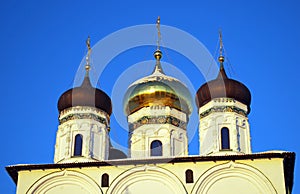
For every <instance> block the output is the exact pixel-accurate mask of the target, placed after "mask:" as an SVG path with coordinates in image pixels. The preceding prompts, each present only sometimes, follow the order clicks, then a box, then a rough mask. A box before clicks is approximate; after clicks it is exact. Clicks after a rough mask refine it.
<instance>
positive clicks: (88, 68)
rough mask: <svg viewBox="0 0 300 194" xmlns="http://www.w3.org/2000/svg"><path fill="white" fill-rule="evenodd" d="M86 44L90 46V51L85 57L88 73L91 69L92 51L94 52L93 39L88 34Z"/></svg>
mask: <svg viewBox="0 0 300 194" xmlns="http://www.w3.org/2000/svg"><path fill="white" fill-rule="evenodd" d="M85 43H86V46H87V48H88V53H87V56H86V58H85V60H86V64H85V70H86V72H87V73H88V72H89V70H90V69H91V65H90V56H91V52H92V48H91V39H90V36H88V38H87V40H86V41H85Z"/></svg>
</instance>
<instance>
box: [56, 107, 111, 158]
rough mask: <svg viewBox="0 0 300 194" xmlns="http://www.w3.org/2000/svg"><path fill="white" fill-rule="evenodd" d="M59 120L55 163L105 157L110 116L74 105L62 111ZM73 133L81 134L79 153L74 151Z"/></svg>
mask: <svg viewBox="0 0 300 194" xmlns="http://www.w3.org/2000/svg"><path fill="white" fill-rule="evenodd" d="M59 121H60V125H59V126H58V131H57V134H56V144H55V155H54V162H55V163H69V162H86V161H103V160H107V159H108V150H109V138H108V133H109V115H107V114H106V113H105V112H103V111H101V110H99V109H97V108H92V107H85V106H76V107H71V108H68V109H65V110H64V111H62V112H61V113H60V116H59ZM76 135H80V136H81V137H82V138H81V139H82V141H81V142H80V144H81V145H80V146H81V147H82V150H81V154H80V155H76V154H74V152H75V144H76V142H75V139H76Z"/></svg>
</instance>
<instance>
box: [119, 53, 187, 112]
mask: <svg viewBox="0 0 300 194" xmlns="http://www.w3.org/2000/svg"><path fill="white" fill-rule="evenodd" d="M154 56H155V58H156V66H155V69H154V71H153V73H152V74H151V75H149V76H147V77H144V78H142V79H139V80H137V81H136V82H134V83H133V84H131V85H130V86H129V87H128V90H127V91H126V94H125V97H124V101H123V102H124V113H125V114H126V115H127V116H128V115H130V114H132V113H134V112H136V111H138V110H140V109H141V108H144V107H150V106H169V107H172V108H175V109H177V110H180V111H183V112H185V113H187V114H190V113H191V111H192V105H191V99H192V98H191V94H190V91H189V90H188V88H187V87H186V86H185V85H184V84H183V83H182V82H180V81H179V80H177V79H175V78H173V77H170V76H167V75H165V74H164V72H163V70H162V68H161V64H160V61H159V60H160V58H161V51H159V50H157V51H156V52H155V53H154Z"/></svg>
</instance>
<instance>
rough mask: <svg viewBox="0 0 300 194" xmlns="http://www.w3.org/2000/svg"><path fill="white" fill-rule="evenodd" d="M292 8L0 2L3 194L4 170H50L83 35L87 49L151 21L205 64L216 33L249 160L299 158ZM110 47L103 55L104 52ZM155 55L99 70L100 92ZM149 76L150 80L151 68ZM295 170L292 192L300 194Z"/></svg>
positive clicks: (123, 59) (140, 52)
mask: <svg viewBox="0 0 300 194" xmlns="http://www.w3.org/2000/svg"><path fill="white" fill-rule="evenodd" d="M299 7H300V3H299V2H298V1H296V0H290V1H279V0H278V1H276V0H268V1H267V0H265V1H261V0H253V1H242V0H235V1H233V0H228V1H216V0H211V1H120V2H118V1H81V2H79V1H58V0H52V1H37V0H36V1H33V0H28V1H16V0H10V1H5V2H2V3H1V6H0V26H1V30H0V51H1V52H0V53H1V69H2V70H1V76H0V81H1V83H2V90H1V101H0V107H1V110H2V111H1V117H0V119H1V130H2V134H3V135H2V140H1V141H0V146H1V147H2V150H3V153H2V154H1V156H0V157H1V160H0V172H1V173H0V182H1V193H6V194H12V193H15V185H14V183H13V181H12V180H11V178H10V177H9V176H8V174H7V173H6V171H5V169H4V167H5V166H7V165H12V164H25V163H26V164H39V163H53V156H54V145H55V135H56V130H57V126H58V120H57V117H58V111H57V108H56V104H57V100H58V98H59V96H60V95H61V94H62V93H63V92H64V91H66V90H67V89H69V88H70V87H72V85H73V80H74V78H75V75H76V73H77V70H78V67H79V65H80V63H81V60H82V58H83V57H84V55H85V54H86V46H85V40H86V38H87V36H88V35H90V37H91V40H92V45H94V44H96V42H98V41H100V40H102V39H103V38H105V37H106V36H108V35H109V34H111V33H113V32H115V31H117V30H120V29H123V28H125V27H130V26H134V25H142V24H154V23H155V21H156V18H157V16H160V17H161V23H162V24H164V25H168V26H173V27H176V28H178V29H181V30H183V31H186V32H188V33H190V34H191V35H192V36H194V37H196V38H197V39H198V40H199V41H201V42H202V43H203V44H204V45H205V46H206V48H207V49H208V51H209V52H210V53H211V54H212V55H213V56H216V55H215V54H214V53H215V50H216V46H217V42H218V30H219V28H222V31H223V40H224V45H225V49H226V54H227V58H229V60H230V63H227V65H226V70H227V72H228V74H229V75H230V76H231V77H232V78H234V79H237V80H239V81H241V82H243V83H244V84H245V85H247V87H248V88H249V89H250V91H251V93H252V103H251V113H250V115H249V120H250V125H251V126H250V127H251V128H250V132H251V136H252V150H253V152H260V151H267V150H288V151H293V152H296V154H297V153H299V152H300V144H299V135H300V132H299V130H300V127H299V125H298V122H299V116H298V115H299V113H298V112H299V111H300V103H299V99H300V91H299V84H300V73H299V72H300V68H299V61H297V60H298V59H299V56H298V55H299V52H300V48H299V45H300V22H299V19H300V12H299ZM163 33H164V32H163V31H162V35H163ZM163 39H164V37H163ZM116 44H118V42H116ZM154 44H155V42H154ZM113 48H114V45H109V46H107V52H110V49H113ZM153 49H154V47H153V48H152V47H141V48H134V49H129V50H128V51H125V52H123V53H121V54H120V55H118V56H116V57H115V58H114V59H113V60H112V61H111V62H110V63H109V64H107V66H106V69H105V71H104V73H103V75H102V76H101V77H100V80H99V83H100V84H99V83H98V85H100V87H101V88H102V89H103V90H104V91H105V92H106V93H107V94H109V95H110V96H112V94H113V89H114V88H115V83H116V82H117V81H118V78H119V77H120V76H121V75H122V72H123V71H124V70H126V69H128V68H130V67H131V66H132V65H134V64H137V63H139V62H141V61H147V60H153V57H152V53H153ZM191 49H193V48H191ZM167 53H168V54H167V56H168V57H165V56H166V55H164V58H163V60H164V61H165V62H167V63H169V64H172V65H174V66H176V67H177V68H179V69H181V70H182V71H183V72H184V73H185V75H187V76H188V78H189V79H190V81H191V83H192V84H193V87H194V88H195V89H196V90H197V89H198V88H199V87H200V86H201V85H202V84H203V83H204V82H205V79H204V76H203V75H202V74H201V73H200V72H197V71H193V68H195V67H194V66H193V64H192V63H191V62H190V61H189V60H187V59H186V58H185V57H184V56H182V55H179V54H178V53H177V52H174V51H172V50H170V51H167ZM100 55H101V54H100ZM103 55H105V52H104V53H103ZM98 57H99V56H98ZM100 58H101V56H100ZM95 65H97V64H95ZM204 65H205V64H204ZM207 65H210V64H207ZM147 68H149V69H150V70H149V73H151V69H152V67H147ZM147 68H145V69H146V70H147ZM189 71H193V72H189ZM149 73H148V74H149ZM167 73H168V72H167ZM192 94H193V93H192ZM193 95H194V94H193ZM113 100H114V99H113ZM119 101H120V102H113V103H114V104H115V105H114V106H116V104H118V103H119V104H122V103H121V98H120V100H119ZM118 107H119V109H120V110H121V108H120V106H118ZM118 107H114V111H117V110H118ZM114 117H115V116H114V115H113V118H112V128H111V137H112V138H113V140H115V141H120V142H123V143H120V144H126V142H127V136H126V132H124V131H125V130H123V129H122V126H121V125H118V124H117V122H116V120H118V119H115V118H114ZM124 117H125V116H124ZM113 123H114V124H113ZM192 128H194V127H192ZM191 130H195V129H191ZM123 134H125V135H123ZM197 138H198V137H197V136H195V138H194V139H193V141H192V142H191V144H190V147H189V150H190V153H191V154H197V153H198V142H197ZM124 142H125V143H124ZM296 158H297V156H296ZM298 161H299V160H298V159H296V167H295V179H294V189H293V191H294V192H293V193H300V185H299V184H298V182H299V181H300V174H299V173H300V169H299V168H298V163H299V162H298Z"/></svg>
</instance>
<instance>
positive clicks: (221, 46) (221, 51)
mask: <svg viewBox="0 0 300 194" xmlns="http://www.w3.org/2000/svg"><path fill="white" fill-rule="evenodd" d="M219 39H220V51H219V62H220V63H221V65H222V66H223V62H224V60H225V59H224V56H223V52H224V48H223V39H222V30H221V29H220V30H219Z"/></svg>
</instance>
